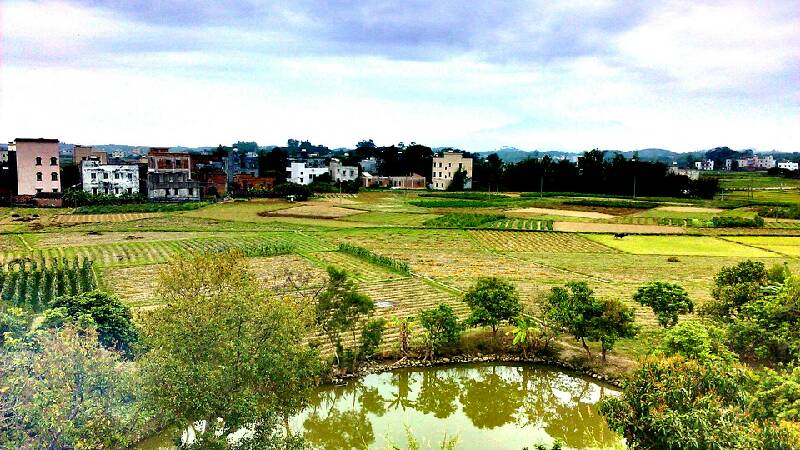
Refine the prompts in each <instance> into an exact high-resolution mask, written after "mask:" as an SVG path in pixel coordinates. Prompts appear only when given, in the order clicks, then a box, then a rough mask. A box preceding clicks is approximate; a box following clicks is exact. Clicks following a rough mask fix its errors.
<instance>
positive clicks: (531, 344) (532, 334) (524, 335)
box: [509, 316, 555, 358]
mask: <svg viewBox="0 0 800 450" xmlns="http://www.w3.org/2000/svg"><path fill="white" fill-rule="evenodd" d="M509 335H511V336H514V339H513V341H512V342H511V344H512V345H517V346H519V347H520V348H521V349H522V356H523V358H527V357H528V351H530V350H533V351H540V350H544V349H546V348H547V347H548V345H549V344H550V341H551V340H552V339H553V338H554V337H555V336H554V333H553V332H552V330H550V329H549V327H547V326H546V325H545V324H541V323H537V322H536V321H535V320H534V319H533V318H532V317H526V316H521V317H519V318H517V324H516V326H515V327H514V329H513V330H511V332H510V333H509Z"/></svg>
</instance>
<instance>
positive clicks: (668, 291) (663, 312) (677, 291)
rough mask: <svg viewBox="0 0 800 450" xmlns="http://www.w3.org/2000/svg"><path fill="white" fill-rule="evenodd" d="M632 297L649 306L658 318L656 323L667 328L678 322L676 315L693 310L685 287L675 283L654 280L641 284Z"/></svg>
mask: <svg viewBox="0 0 800 450" xmlns="http://www.w3.org/2000/svg"><path fill="white" fill-rule="evenodd" d="M633 299H634V300H636V301H637V302H639V304H641V305H642V306H649V307H651V308H652V309H653V312H654V313H655V314H656V317H657V318H658V323H659V324H660V325H661V326H662V327H664V328H669V327H672V326H674V325H675V324H676V323H678V315H679V314H686V313H690V312H693V311H694V303H692V301H691V300H690V299H689V294H688V293H687V292H686V289H684V288H682V287H681V286H679V285H677V284H672V283H665V282H663V281H655V282H652V283H647V284H645V285H644V286H641V287H640V288H639V289H638V290H637V291H636V293H635V294H633Z"/></svg>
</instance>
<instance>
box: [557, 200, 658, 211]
mask: <svg viewBox="0 0 800 450" xmlns="http://www.w3.org/2000/svg"><path fill="white" fill-rule="evenodd" d="M564 204H565V205H578V206H598V207H603V208H629V209H650V208H655V207H656V206H658V203H655V202H646V201H636V200H616V199H594V198H592V199H588V198H583V199H579V200H568V201H565V202H564Z"/></svg>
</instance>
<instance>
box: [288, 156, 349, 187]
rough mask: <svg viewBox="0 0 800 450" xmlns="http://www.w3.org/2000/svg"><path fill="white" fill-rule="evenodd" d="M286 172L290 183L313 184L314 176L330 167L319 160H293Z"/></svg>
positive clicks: (325, 171) (323, 172)
mask: <svg viewBox="0 0 800 450" xmlns="http://www.w3.org/2000/svg"><path fill="white" fill-rule="evenodd" d="M286 172H288V173H287V175H286V179H287V181H288V182H290V183H297V184H311V182H312V181H314V178H317V177H318V176H320V175H323V174H326V173H328V167H327V166H325V165H324V164H320V163H319V162H318V161H317V160H309V161H292V162H290V163H289V167H287V168H286ZM357 175H358V174H357V173H356V176H357Z"/></svg>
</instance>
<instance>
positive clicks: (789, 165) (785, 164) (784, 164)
mask: <svg viewBox="0 0 800 450" xmlns="http://www.w3.org/2000/svg"><path fill="white" fill-rule="evenodd" d="M778 168H779V169H785V170H794V171H797V170H800V163H796V162H792V161H781V162H779V163H778Z"/></svg>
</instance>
